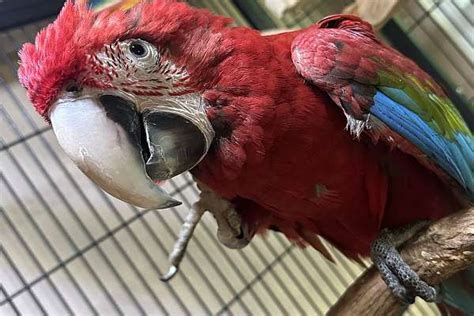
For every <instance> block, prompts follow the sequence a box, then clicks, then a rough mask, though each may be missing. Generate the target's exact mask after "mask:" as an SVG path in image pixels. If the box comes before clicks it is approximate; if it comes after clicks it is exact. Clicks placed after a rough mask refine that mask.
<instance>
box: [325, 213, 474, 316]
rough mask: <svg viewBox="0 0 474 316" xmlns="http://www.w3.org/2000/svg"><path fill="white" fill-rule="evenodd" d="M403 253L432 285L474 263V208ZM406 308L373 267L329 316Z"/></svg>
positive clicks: (443, 221)
mask: <svg viewBox="0 0 474 316" xmlns="http://www.w3.org/2000/svg"><path fill="white" fill-rule="evenodd" d="M400 253H401V255H402V257H403V259H404V260H405V261H406V263H408V265H410V266H411V268H412V269H413V270H414V271H415V272H416V273H418V275H419V276H420V277H421V278H422V279H423V280H425V281H426V282H427V283H428V284H431V285H435V284H439V283H440V282H441V281H443V280H445V279H447V278H449V277H450V276H452V275H453V274H455V273H456V272H458V271H461V270H464V269H465V268H466V267H467V266H469V265H472V264H474V208H469V209H467V210H464V211H461V212H458V213H455V214H452V215H450V216H447V217H445V218H442V219H440V220H439V221H437V222H434V223H432V224H430V225H429V226H428V227H427V228H426V229H424V230H423V231H422V232H420V233H419V234H417V235H416V236H414V237H413V238H412V239H410V240H409V241H408V242H406V243H405V244H404V245H403V246H402V247H401V251H400ZM406 308H407V306H406V305H404V304H402V303H401V302H399V301H398V300H397V299H396V298H395V297H394V296H393V295H392V294H391V292H390V290H389V289H388V288H387V286H386V285H385V283H384V281H383V280H382V278H381V277H380V274H379V273H378V271H377V269H376V268H375V267H374V266H372V267H371V268H369V269H368V270H367V271H366V272H365V273H364V274H362V275H361V276H360V277H359V278H358V279H357V280H356V281H354V283H353V284H352V285H351V286H350V287H349V288H348V289H347V290H346V292H345V293H344V294H343V295H342V296H341V297H340V298H339V301H338V302H337V303H336V304H335V305H334V306H333V307H332V308H331V309H330V310H329V312H328V314H327V315H330V316H334V315H400V314H402V313H403V312H404V311H405V309H406Z"/></svg>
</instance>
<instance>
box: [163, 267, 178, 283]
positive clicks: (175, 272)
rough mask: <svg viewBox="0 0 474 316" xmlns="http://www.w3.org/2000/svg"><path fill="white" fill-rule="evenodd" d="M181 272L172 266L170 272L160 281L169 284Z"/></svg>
mask: <svg viewBox="0 0 474 316" xmlns="http://www.w3.org/2000/svg"><path fill="white" fill-rule="evenodd" d="M178 271H179V268H178V267H177V266H174V265H173V266H170V268H169V270H168V272H167V273H166V274H164V275H162V276H161V277H160V280H161V281H163V282H168V281H169V280H171V279H172V278H173V277H174V276H175V275H176V274H177V273H178Z"/></svg>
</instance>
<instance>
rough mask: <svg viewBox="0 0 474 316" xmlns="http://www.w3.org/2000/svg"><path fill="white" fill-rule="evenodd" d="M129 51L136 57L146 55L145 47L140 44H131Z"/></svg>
mask: <svg viewBox="0 0 474 316" xmlns="http://www.w3.org/2000/svg"><path fill="white" fill-rule="evenodd" d="M129 50H130V52H131V53H132V54H133V55H135V56H136V57H143V56H145V55H146V53H147V51H146V48H145V46H144V45H143V44H142V43H140V42H132V43H131V44H130V46H129Z"/></svg>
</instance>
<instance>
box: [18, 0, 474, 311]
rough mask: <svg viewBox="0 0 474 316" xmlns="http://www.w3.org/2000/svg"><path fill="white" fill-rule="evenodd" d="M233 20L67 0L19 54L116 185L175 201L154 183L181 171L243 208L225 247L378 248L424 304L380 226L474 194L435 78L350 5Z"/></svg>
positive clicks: (432, 293) (75, 146)
mask: <svg viewBox="0 0 474 316" xmlns="http://www.w3.org/2000/svg"><path fill="white" fill-rule="evenodd" d="M230 23H231V20H230V19H229V18H226V17H221V16H215V15H212V14H211V13H210V12H208V11H206V10H203V9H196V8H192V7H190V6H188V5H186V4H184V3H180V2H175V1H171V0H170V1H168V0H154V1H144V2H141V3H139V4H138V5H136V6H133V7H132V8H129V9H127V10H111V9H105V10H102V11H99V12H94V11H93V10H91V9H90V8H89V7H88V6H86V5H85V4H83V3H76V4H74V3H73V2H72V1H70V0H68V1H67V2H66V3H65V5H64V7H63V9H62V11H61V13H60V14H59V16H58V18H57V19H56V21H55V22H53V23H52V24H50V25H49V26H48V27H46V28H45V29H44V30H42V31H41V32H40V33H39V34H38V35H37V37H36V40H35V43H34V44H31V43H29V44H25V45H24V46H23V48H22V49H21V51H20V60H21V62H20V68H19V72H18V73H19V79H20V82H21V84H22V85H23V86H24V87H25V88H26V90H27V93H28V96H29V98H30V100H31V102H32V104H33V106H34V107H35V109H36V110H37V111H38V113H39V114H40V115H41V116H43V117H44V118H45V119H46V120H47V121H48V122H50V123H51V125H52V127H53V130H54V132H55V134H56V136H57V139H58V142H59V144H60V146H61V147H62V148H63V149H64V151H65V153H66V154H67V155H68V156H69V157H70V158H71V159H72V161H73V162H74V163H76V164H77V166H78V167H79V168H80V169H81V170H82V171H83V172H84V173H85V174H86V175H87V176H88V177H90V178H91V179H92V180H93V181H94V182H95V183H96V184H98V185H99V186H100V187H102V188H103V189H104V190H105V191H107V192H108V193H110V194H111V195H113V196H115V197H117V198H119V199H121V200H123V201H125V202H128V203H131V204H134V205H137V206H140V207H145V208H157V209H159V208H167V207H172V206H176V205H178V204H179V203H180V202H179V201H177V200H175V199H173V198H172V197H171V196H169V195H168V194H167V193H166V192H164V190H163V189H161V188H160V186H159V185H157V184H156V182H157V181H158V182H159V181H163V180H166V179H170V178H172V177H174V176H176V175H179V174H181V173H183V172H185V171H190V172H191V173H192V175H193V176H194V177H195V178H196V179H197V180H198V181H199V182H200V183H202V184H203V185H205V186H206V188H209V189H210V190H211V191H212V192H213V193H214V194H215V195H216V196H218V197H220V198H222V199H223V200H225V201H227V202H228V203H229V205H231V206H232V208H233V209H234V210H235V211H236V213H237V214H238V215H239V216H240V218H241V229H240V231H239V235H238V236H237V235H236V236H234V237H236V238H237V239H236V240H244V241H243V242H242V243H236V244H235V245H234V246H236V247H238V246H241V245H245V244H246V243H247V242H248V241H249V240H250V239H251V238H252V236H253V235H254V234H255V233H260V232H263V231H265V230H267V229H273V230H278V231H280V232H282V233H283V234H285V235H286V236H287V237H288V238H289V239H291V240H293V241H295V242H297V243H300V244H305V243H309V244H311V245H314V246H315V247H318V248H319V246H320V244H318V242H317V241H315V239H314V236H322V237H324V238H325V239H326V240H328V241H329V242H331V243H332V244H333V245H335V246H336V247H337V248H338V249H340V250H341V251H342V252H343V253H345V254H346V255H347V256H349V257H351V258H358V256H369V255H371V256H372V258H373V259H374V262H375V264H376V265H377V266H378V267H379V270H380V272H381V274H382V277H383V278H384V280H385V282H386V283H387V284H388V286H389V287H390V288H391V289H392V291H393V293H394V294H395V295H397V296H398V297H400V298H401V299H403V300H404V301H406V302H413V300H414V297H415V296H416V295H418V296H421V297H422V298H424V299H425V300H428V301H433V300H434V299H435V297H436V290H435V289H434V288H433V287H431V286H430V285H428V284H426V283H425V282H423V281H422V280H420V279H419V278H418V276H417V275H416V274H414V273H413V271H412V270H411V269H410V268H409V267H408V266H407V265H403V262H401V263H400V261H401V260H398V259H400V258H399V257H396V256H399V255H398V253H397V252H396V251H393V250H394V245H393V244H390V243H389V242H387V240H386V239H387V238H385V237H386V236H385V235H384V234H383V233H382V232H384V231H385V229H390V230H397V229H399V228H402V227H406V226H409V225H411V224H412V223H415V222H419V221H426V220H436V219H438V218H441V217H443V216H445V215H447V214H449V213H452V212H455V211H457V210H459V209H461V208H463V207H465V206H467V205H471V203H472V202H473V201H474V137H473V134H472V132H471V130H470V129H469V127H468V126H467V123H466V121H465V120H464V119H463V118H462V117H461V115H460V113H459V112H458V110H457V109H456V107H455V106H454V105H453V103H452V102H451V101H450V100H449V99H448V97H447V96H446V94H445V93H444V91H443V89H442V88H441V87H440V86H439V85H438V84H437V83H436V82H435V81H434V80H433V79H432V78H431V77H430V76H429V75H428V74H426V73H425V72H424V71H423V70H421V69H420V68H419V67H418V66H417V65H416V64H415V63H414V62H413V61H411V60H410V59H409V58H407V57H405V56H403V55H402V54H400V53H399V52H397V51H395V50H393V49H391V48H390V47H388V46H386V45H385V44H383V43H382V42H381V41H379V40H378V39H377V37H376V35H375V34H374V32H373V29H372V27H371V26H370V24H368V23H367V22H364V21H363V20H361V19H360V18H358V17H356V16H352V15H333V16H329V17H326V18H324V19H322V20H321V21H319V22H318V23H316V24H314V25H313V26H310V27H309V28H306V29H302V30H297V31H292V32H287V33H281V34H277V35H272V36H262V35H261V34H260V32H258V31H256V30H253V29H250V28H246V27H235V26H231V25H230ZM379 236H382V237H384V236H385V237H384V238H379ZM371 246H372V247H371ZM395 259H397V260H395ZM407 276H408V277H407ZM471 280H472V274H471ZM473 283H474V282H473ZM469 295H471V294H469ZM461 296H462V295H457V296H455V298H456V297H461ZM467 297H469V296H467ZM451 298H452V296H451ZM468 301H469V300H468ZM473 302H474V300H472V301H471V302H466V301H465V300H464V301H462V302H460V303H456V302H455V303H453V304H456V305H457V306H458V307H459V306H461V305H462V306H461V307H464V309H465V310H466V311H467V312H472V311H473ZM463 304H464V305H463Z"/></svg>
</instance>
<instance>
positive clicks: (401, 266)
mask: <svg viewBox="0 0 474 316" xmlns="http://www.w3.org/2000/svg"><path fill="white" fill-rule="evenodd" d="M422 225H423V226H424V225H426V223H423V222H421V223H417V224H415V225H412V226H410V227H406V228H402V229H398V230H397V231H392V232H391V231H389V230H384V231H382V233H381V234H380V236H379V237H378V238H377V239H376V240H374V242H373V243H372V245H371V257H372V261H373V262H374V264H375V265H376V267H377V268H378V270H379V272H380V274H381V276H382V279H383V280H384V281H385V283H386V284H387V286H388V287H389V288H390V290H391V291H392V293H393V294H394V295H395V296H396V297H398V298H399V299H400V300H401V301H402V302H404V303H405V304H412V303H414V302H415V297H416V296H419V297H420V298H422V299H424V300H425V301H427V302H435V301H436V299H437V296H438V292H437V291H436V289H435V288H434V287H432V286H430V285H429V284H427V283H426V282H424V281H423V280H421V279H420V277H419V276H418V275H417V274H416V273H415V272H414V271H413V270H412V268H411V267H410V266H409V265H407V264H406V263H405V261H403V259H402V257H401V256H400V253H399V252H398V250H397V249H396V246H395V245H400V244H402V243H403V242H405V241H406V240H407V239H409V238H410V237H412V236H413V235H414V234H415V233H416V232H417V231H419V230H420V227H423V226H422Z"/></svg>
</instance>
